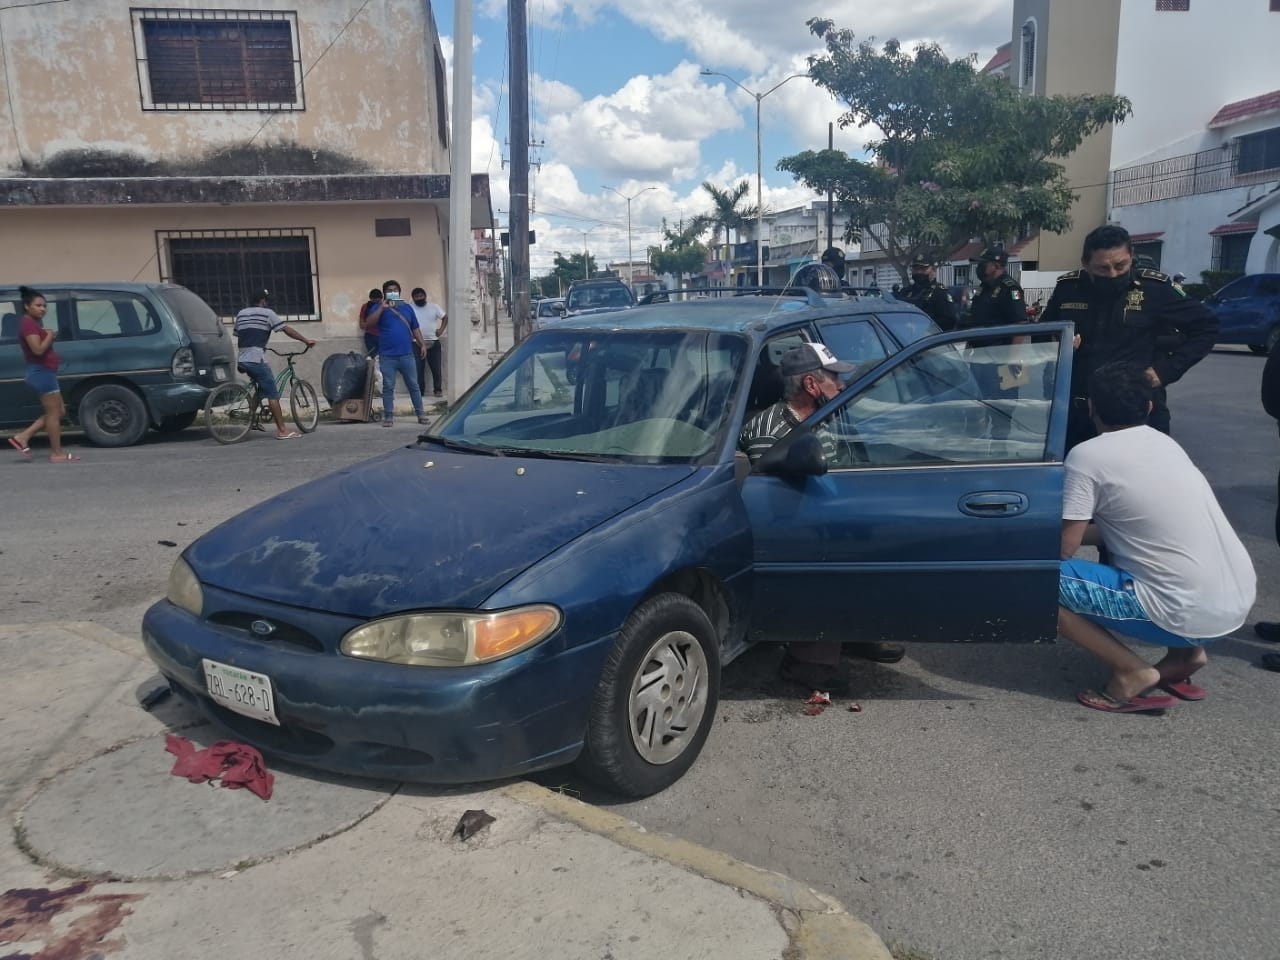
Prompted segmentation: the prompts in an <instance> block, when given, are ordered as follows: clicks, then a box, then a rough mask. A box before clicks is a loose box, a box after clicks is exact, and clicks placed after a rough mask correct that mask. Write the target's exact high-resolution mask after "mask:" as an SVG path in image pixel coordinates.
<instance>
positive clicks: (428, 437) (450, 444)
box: [418, 433, 506, 457]
mask: <svg viewBox="0 0 1280 960" xmlns="http://www.w3.org/2000/svg"><path fill="white" fill-rule="evenodd" d="M424 441H425V442H427V443H438V444H440V446H442V447H446V448H447V449H449V450H464V451H466V452H467V453H479V454H482V455H484V456H489V457H505V456H506V453H505V452H504V451H503V450H502V449H500V448H498V447H485V446H481V445H480V444H478V443H463V442H462V441H460V440H450V439H449V438H448V437H437V436H435V435H434V434H430V433H424V434H422V435H420V436H419V437H418V442H419V443H422V442H424Z"/></svg>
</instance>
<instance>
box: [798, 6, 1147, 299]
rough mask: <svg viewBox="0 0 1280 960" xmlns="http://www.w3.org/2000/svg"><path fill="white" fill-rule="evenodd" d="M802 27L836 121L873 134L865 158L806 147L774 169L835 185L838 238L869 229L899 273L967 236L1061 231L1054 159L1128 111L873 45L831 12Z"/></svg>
mask: <svg viewBox="0 0 1280 960" xmlns="http://www.w3.org/2000/svg"><path fill="white" fill-rule="evenodd" d="M808 25H809V29H810V30H811V31H813V33H814V34H816V35H817V36H818V37H820V38H822V39H823V40H824V42H825V44H826V53H825V54H823V55H820V56H813V57H810V58H809V75H810V76H811V77H812V78H813V80H814V82H815V83H817V84H818V85H819V86H820V87H823V88H825V89H826V90H827V91H828V92H829V93H831V94H832V96H834V97H835V98H836V99H837V100H838V101H839V102H840V103H842V104H843V105H844V106H845V107H846V108H847V109H846V112H845V113H844V114H843V115H842V116H841V117H840V121H839V122H840V125H841V126H842V127H849V126H859V127H863V126H871V127H873V128H875V130H877V131H878V133H879V138H878V139H874V140H872V141H870V142H869V143H868V144H867V151H868V153H869V154H870V159H869V160H859V159H855V158H853V157H850V156H848V155H847V154H846V153H844V152H843V151H841V150H806V151H804V152H803V153H799V154H796V155H794V156H790V157H784V158H783V159H782V160H781V161H779V163H778V169H780V170H785V171H788V172H790V173H792V174H794V175H795V177H796V179H797V180H799V181H801V182H802V183H804V184H805V185H806V186H808V187H811V188H812V189H814V190H816V191H820V192H825V191H826V190H827V189H831V190H832V191H833V192H834V193H835V197H836V199H837V200H838V201H839V202H840V204H841V208H842V209H844V210H846V211H848V214H849V221H848V223H847V225H846V229H845V239H846V240H851V241H854V242H858V241H860V240H861V239H862V238H863V237H864V236H869V237H871V238H872V240H873V242H874V243H875V245H876V246H877V247H878V248H879V249H880V250H881V251H883V252H884V254H885V255H886V256H887V257H888V259H889V260H890V262H892V263H893V264H894V266H895V267H897V269H898V272H899V273H900V274H901V275H902V276H903V277H904V278H905V277H906V275H907V271H908V268H909V266H910V264H911V261H912V260H914V259H916V258H918V257H925V258H930V259H933V258H942V257H946V256H947V255H949V254H950V253H951V252H952V251H954V250H955V249H956V248H957V247H960V246H962V245H963V244H965V243H966V242H968V241H969V240H972V239H975V238H980V239H982V240H984V241H987V242H990V241H993V240H1004V239H1010V238H1014V237H1016V236H1017V235H1018V234H1019V231H1020V229H1025V228H1026V227H1028V226H1029V227H1030V228H1031V229H1033V230H1048V231H1052V232H1061V231H1063V230H1066V229H1067V228H1068V227H1070V226H1071V216H1070V210H1071V205H1072V203H1073V202H1074V201H1075V199H1076V196H1075V194H1074V193H1073V192H1072V184H1070V183H1068V182H1067V178H1066V175H1065V173H1064V170H1063V167H1062V164H1061V163H1059V162H1058V161H1059V160H1061V159H1063V158H1065V157H1067V156H1068V155H1069V154H1071V153H1072V151H1074V150H1075V149H1076V148H1077V147H1078V146H1080V144H1081V142H1082V141H1083V140H1084V138H1085V137H1087V136H1089V135H1091V134H1093V133H1096V132H1097V131H1099V130H1101V129H1102V128H1103V127H1105V126H1106V125H1107V124H1110V123H1120V122H1122V121H1123V120H1124V119H1125V118H1126V117H1128V116H1129V115H1130V114H1131V113H1132V110H1131V107H1130V104H1129V101H1128V100H1127V99H1125V98H1124V97H1120V96H1110V95H1077V96H1055V97H1028V96H1023V95H1022V94H1021V93H1019V92H1018V91H1017V90H1016V89H1015V88H1014V87H1013V85H1012V84H1011V83H1009V81H1008V80H1007V79H1004V78H1000V77H994V76H990V75H987V74H982V73H979V72H978V70H977V69H976V68H975V65H974V60H973V58H972V57H967V58H965V59H962V60H949V59H948V58H947V57H946V56H945V55H944V54H943V52H942V50H941V48H940V47H938V46H937V44H920V45H919V46H917V47H916V48H915V50H914V52H912V53H907V52H905V51H903V49H902V47H901V45H900V44H899V43H898V41H896V40H890V41H888V42H887V43H885V44H884V46H883V47H882V48H881V49H879V50H877V49H876V47H875V46H874V45H873V42H872V41H871V40H864V41H862V42H861V43H856V42H855V40H854V35H853V33H852V32H851V31H849V30H840V29H837V28H836V27H835V25H834V24H833V23H832V22H831V21H830V20H823V19H818V18H814V19H811V20H809V21H808Z"/></svg>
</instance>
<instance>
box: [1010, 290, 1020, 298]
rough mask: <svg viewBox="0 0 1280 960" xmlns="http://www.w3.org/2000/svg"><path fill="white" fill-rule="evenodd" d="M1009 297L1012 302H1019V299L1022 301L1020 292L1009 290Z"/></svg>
mask: <svg viewBox="0 0 1280 960" xmlns="http://www.w3.org/2000/svg"><path fill="white" fill-rule="evenodd" d="M1009 297H1010V299H1012V300H1021V299H1022V291H1021V290H1010V291H1009Z"/></svg>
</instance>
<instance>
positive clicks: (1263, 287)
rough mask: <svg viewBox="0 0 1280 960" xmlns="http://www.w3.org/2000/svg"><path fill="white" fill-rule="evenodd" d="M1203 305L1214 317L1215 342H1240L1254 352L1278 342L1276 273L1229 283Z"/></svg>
mask: <svg viewBox="0 0 1280 960" xmlns="http://www.w3.org/2000/svg"><path fill="white" fill-rule="evenodd" d="M1204 302H1205V305H1206V306H1208V307H1209V309H1210V310H1212V311H1213V312H1214V315H1215V316H1217V318H1218V343H1243V344H1245V345H1246V346H1248V348H1249V349H1250V350H1252V351H1253V352H1254V353H1270V352H1271V349H1272V348H1273V347H1274V346H1275V345H1276V344H1277V343H1280V273H1254V274H1250V275H1249V276H1247V277H1240V278H1239V279H1236V280H1232V281H1231V282H1230V283H1228V284H1227V285H1226V286H1224V287H1223V288H1222V289H1220V290H1219V291H1217V292H1216V293H1213V294H1210V295H1209V296H1208V297H1206V298H1205V301H1204Z"/></svg>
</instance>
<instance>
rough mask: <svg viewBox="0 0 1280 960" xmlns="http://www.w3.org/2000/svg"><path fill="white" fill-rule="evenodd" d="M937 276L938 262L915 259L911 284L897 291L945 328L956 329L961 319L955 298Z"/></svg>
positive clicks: (900, 295)
mask: <svg viewBox="0 0 1280 960" xmlns="http://www.w3.org/2000/svg"><path fill="white" fill-rule="evenodd" d="M936 277H937V265H936V264H933V263H930V262H929V261H927V260H916V261H914V262H913V263H912V264H911V286H909V287H907V289H905V290H902V291H900V292H899V293H897V297H898V299H899V300H903V301H905V302H907V303H909V304H911V305H912V306H916V307H919V308H920V309H921V310H923V311H924V312H925V313H927V314H928V315H929V318H930V319H931V320H932V321H933V322H934V323H936V324H937V325H938V326H940V327H941V328H942V329H943V330H954V329H955V328H956V324H957V323H959V320H960V317H959V314H958V312H957V311H956V303H955V299H954V298H953V297H952V296H951V293H950V292H949V291H948V290H947V288H946V287H944V286H943V285H942V284H940V283H938V281H937V280H936V279H935V278H936Z"/></svg>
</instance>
